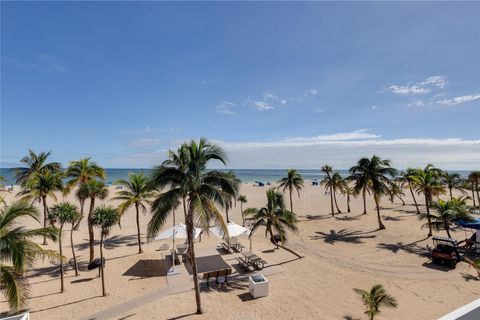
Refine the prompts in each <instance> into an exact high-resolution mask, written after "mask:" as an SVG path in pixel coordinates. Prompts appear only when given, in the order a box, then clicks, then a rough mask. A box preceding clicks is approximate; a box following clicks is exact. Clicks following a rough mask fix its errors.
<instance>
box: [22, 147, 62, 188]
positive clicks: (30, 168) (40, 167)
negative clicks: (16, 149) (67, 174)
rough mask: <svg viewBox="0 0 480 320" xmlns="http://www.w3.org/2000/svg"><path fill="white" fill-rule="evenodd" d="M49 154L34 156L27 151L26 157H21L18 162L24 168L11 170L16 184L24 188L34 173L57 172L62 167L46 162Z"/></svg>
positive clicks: (34, 154) (31, 152)
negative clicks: (23, 165)
mask: <svg viewBox="0 0 480 320" xmlns="http://www.w3.org/2000/svg"><path fill="white" fill-rule="evenodd" d="M50 154H51V153H50V151H49V152H40V153H39V154H36V153H35V152H34V151H32V150H28V155H26V156H25V157H23V158H22V159H21V160H20V162H21V163H23V164H25V165H26V166H25V167H18V168H13V171H14V172H15V177H16V179H17V183H18V184H20V185H21V186H22V187H25V185H26V183H27V181H28V180H29V179H30V178H31V177H32V176H33V175H34V174H35V173H45V172H47V171H53V172H58V171H60V170H61V167H62V165H61V164H60V163H59V162H48V163H47V159H48V157H49V156H50Z"/></svg>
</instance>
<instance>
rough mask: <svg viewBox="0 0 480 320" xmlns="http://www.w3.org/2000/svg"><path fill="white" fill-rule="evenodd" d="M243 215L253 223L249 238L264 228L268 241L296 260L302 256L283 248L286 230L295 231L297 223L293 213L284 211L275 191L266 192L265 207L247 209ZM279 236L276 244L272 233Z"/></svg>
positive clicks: (281, 199) (283, 206)
mask: <svg viewBox="0 0 480 320" xmlns="http://www.w3.org/2000/svg"><path fill="white" fill-rule="evenodd" d="M245 214H247V215H251V216H253V218H254V220H255V223H254V224H253V226H252V229H251V232H250V237H251V236H252V234H253V233H254V231H255V230H256V229H258V228H259V227H260V226H265V228H266V229H265V237H267V235H268V236H270V241H271V242H272V243H273V244H274V245H276V246H277V247H280V248H282V249H284V250H287V251H288V252H290V253H292V254H294V255H296V256H297V257H298V258H301V257H302V256H301V255H299V254H298V253H296V252H295V251H293V250H292V249H289V248H287V247H285V246H284V243H285V242H286V240H287V230H290V231H294V232H296V231H297V225H296V223H297V222H298V219H297V216H296V215H295V213H293V212H291V211H288V210H287V209H285V203H284V200H283V196H282V194H281V193H279V192H277V191H275V189H274V188H272V189H269V190H267V205H266V206H265V207H262V208H259V209H257V208H248V209H246V210H245ZM273 232H275V234H277V235H279V236H280V242H281V243H282V245H279V244H278V241H277V239H275V236H274V233H273Z"/></svg>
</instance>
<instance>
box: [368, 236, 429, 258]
mask: <svg viewBox="0 0 480 320" xmlns="http://www.w3.org/2000/svg"><path fill="white" fill-rule="evenodd" d="M427 239H428V237H427V238H424V239H420V240H417V241H415V242H411V243H403V242H397V243H379V244H377V248H379V249H382V250H389V251H391V252H393V253H397V252H399V251H403V252H406V253H410V254H415V255H417V256H420V257H429V256H430V251H431V249H430V247H429V246H428V245H427V246H419V245H418V243H419V242H422V241H424V240H427Z"/></svg>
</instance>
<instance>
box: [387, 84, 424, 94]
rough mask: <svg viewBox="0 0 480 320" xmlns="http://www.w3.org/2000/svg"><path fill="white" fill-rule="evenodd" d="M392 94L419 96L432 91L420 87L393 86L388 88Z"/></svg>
mask: <svg viewBox="0 0 480 320" xmlns="http://www.w3.org/2000/svg"><path fill="white" fill-rule="evenodd" d="M388 90H389V91H390V92H393V93H395V94H402V95H417V94H426V93H430V91H431V90H430V89H428V88H423V87H420V86H416V85H412V86H408V85H407V86H397V85H393V86H390V87H389V88H388Z"/></svg>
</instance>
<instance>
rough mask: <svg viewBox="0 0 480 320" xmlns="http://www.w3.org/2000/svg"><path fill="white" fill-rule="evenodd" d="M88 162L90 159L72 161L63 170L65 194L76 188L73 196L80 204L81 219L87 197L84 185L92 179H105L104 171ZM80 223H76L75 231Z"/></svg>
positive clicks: (93, 163)
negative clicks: (65, 181)
mask: <svg viewBox="0 0 480 320" xmlns="http://www.w3.org/2000/svg"><path fill="white" fill-rule="evenodd" d="M90 160H91V158H83V159H80V160H76V161H72V162H70V164H69V166H68V168H67V170H65V177H66V178H67V179H68V181H67V183H66V186H65V193H70V191H71V190H72V188H74V187H75V186H76V187H78V189H77V191H76V193H75V196H76V198H77V199H78V202H79V203H80V213H81V214H82V219H83V208H84V206H85V200H86V199H88V196H87V195H86V194H85V184H86V183H87V182H89V181H91V180H93V179H101V180H105V178H106V173H105V169H103V168H102V167H100V166H99V165H98V164H96V163H95V162H92V161H90ZM82 189H83V190H82ZM80 222H81V219H80V220H79V221H78V222H77V225H76V226H75V228H76V229H78V226H79V225H80Z"/></svg>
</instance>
